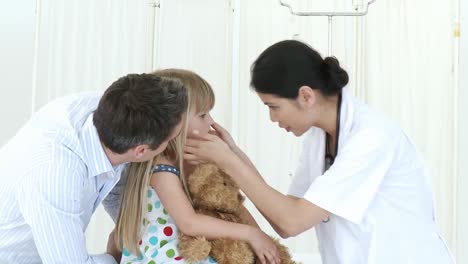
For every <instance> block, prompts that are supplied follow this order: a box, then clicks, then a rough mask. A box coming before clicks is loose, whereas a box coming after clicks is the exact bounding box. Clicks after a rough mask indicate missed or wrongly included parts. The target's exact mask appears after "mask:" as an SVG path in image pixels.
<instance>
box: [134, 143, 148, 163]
mask: <svg viewBox="0 0 468 264" xmlns="http://www.w3.org/2000/svg"><path fill="white" fill-rule="evenodd" d="M148 149H149V146H148V145H138V146H136V147H134V148H132V152H133V157H134V158H135V159H136V160H139V159H141V158H142V157H143V156H144V155H145V154H146V152H147V151H148Z"/></svg>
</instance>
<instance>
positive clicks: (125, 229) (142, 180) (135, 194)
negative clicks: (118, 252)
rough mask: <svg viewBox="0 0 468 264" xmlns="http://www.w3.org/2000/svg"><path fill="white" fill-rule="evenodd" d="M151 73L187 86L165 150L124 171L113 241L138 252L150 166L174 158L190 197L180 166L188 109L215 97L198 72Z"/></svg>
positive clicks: (204, 107) (205, 106)
mask: <svg viewBox="0 0 468 264" xmlns="http://www.w3.org/2000/svg"><path fill="white" fill-rule="evenodd" d="M153 74H154V75H157V76H160V77H166V78H174V79H178V80H180V81H181V82H182V83H183V85H184V87H185V88H186V89H187V94H188V108H187V109H188V112H187V113H185V114H184V116H183V118H182V120H183V124H182V129H181V132H180V134H179V135H178V136H177V137H175V138H174V139H172V140H171V141H169V143H168V146H167V148H166V150H165V151H164V152H163V153H161V154H160V155H158V156H156V157H155V158H154V159H153V160H150V161H146V162H140V163H135V162H132V163H130V164H129V166H128V168H127V170H126V171H125V174H126V176H127V183H126V184H125V189H124V192H123V195H122V200H121V204H120V210H119V216H118V219H117V223H116V236H115V239H116V244H117V246H118V247H119V248H120V249H122V248H123V246H125V248H126V249H127V250H128V251H129V252H131V253H133V254H134V255H140V252H138V241H139V240H140V238H141V224H146V223H143V219H144V218H143V215H144V212H145V211H146V206H147V192H148V185H149V182H150V179H151V175H152V171H151V170H152V168H153V166H154V165H155V164H157V163H158V160H160V159H161V158H165V159H168V160H171V161H174V163H175V164H177V166H178V167H179V170H180V179H181V181H182V185H183V187H184V190H185V193H186V194H187V197H188V198H189V200H191V199H190V194H189V192H188V188H187V183H186V177H185V175H184V170H183V147H184V145H185V139H186V136H187V127H188V122H189V113H190V112H194V113H200V112H204V111H209V110H211V109H212V108H213V106H214V103H215V97H214V93H213V90H212V88H211V86H210V85H209V84H208V82H207V81H206V80H205V79H203V78H202V77H200V76H199V75H198V74H196V73H194V72H192V71H188V70H181V69H165V70H159V71H155V72H154V73H153Z"/></svg>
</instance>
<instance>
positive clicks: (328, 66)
mask: <svg viewBox="0 0 468 264" xmlns="http://www.w3.org/2000/svg"><path fill="white" fill-rule="evenodd" d="M251 74H252V79H251V83H250V85H251V87H252V88H253V89H254V90H255V91H256V92H260V93H268V94H274V95H276V96H279V97H283V98H290V99H295V98H297V95H298V91H299V88H300V87H301V86H304V85H305V86H309V87H310V88H312V89H319V90H320V92H321V93H322V94H323V95H325V96H331V95H336V94H339V93H340V92H341V90H342V89H343V87H344V86H346V84H348V74H347V73H346V71H345V70H344V69H343V68H341V66H340V63H339V61H338V60H337V59H336V58H334V57H326V58H325V59H323V58H322V56H321V55H320V54H319V53H318V52H317V51H316V50H314V49H313V48H311V47H310V46H308V45H307V44H305V43H302V42H300V41H296V40H284V41H281V42H278V43H276V44H273V45H272V46H270V47H268V48H267V49H266V50H265V51H263V52H262V53H261V54H260V56H258V58H257V59H256V60H255V62H254V63H253V64H252V67H251Z"/></svg>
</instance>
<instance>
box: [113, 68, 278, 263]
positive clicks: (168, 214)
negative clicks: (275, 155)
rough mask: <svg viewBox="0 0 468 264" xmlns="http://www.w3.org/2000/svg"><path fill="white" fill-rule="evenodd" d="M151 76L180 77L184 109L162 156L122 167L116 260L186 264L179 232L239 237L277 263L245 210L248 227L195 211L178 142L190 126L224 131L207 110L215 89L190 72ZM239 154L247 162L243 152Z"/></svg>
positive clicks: (274, 252)
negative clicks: (119, 254)
mask: <svg viewBox="0 0 468 264" xmlns="http://www.w3.org/2000/svg"><path fill="white" fill-rule="evenodd" d="M154 74H156V75H158V76H164V77H169V78H175V79H179V80H180V81H181V82H182V83H183V84H184V86H185V87H186V89H187V92H188V98H189V100H188V113H187V114H186V116H185V117H184V120H185V122H184V124H183V129H182V132H181V134H180V135H179V136H178V137H176V138H175V139H174V140H173V141H172V142H170V144H169V146H168V148H167V149H166V151H165V152H164V153H163V154H162V155H161V156H159V157H156V158H155V159H154V160H153V161H150V162H145V163H132V164H130V165H129V167H128V169H127V173H128V177H127V183H126V187H125V192H124V194H123V196H122V204H121V207H120V213H119V218H118V221H117V227H116V230H117V233H116V239H117V243H118V245H119V247H120V248H122V260H121V263H125V264H127V263H153V264H156V263H157V264H161V263H187V262H186V261H185V260H184V259H183V257H182V256H180V254H179V251H178V231H179V230H180V231H181V232H183V233H184V234H187V235H189V236H203V237H206V238H207V239H216V238H229V239H234V240H243V241H246V242H248V243H249V244H250V245H251V247H252V249H253V251H254V252H255V254H256V255H257V257H258V260H259V261H260V263H264V264H266V263H279V255H278V251H277V249H276V247H275V245H274V244H273V241H272V240H271V238H270V237H269V236H267V235H266V234H265V233H263V232H262V231H261V230H260V229H259V228H258V226H257V225H256V223H255V220H254V219H253V217H252V216H251V215H250V214H249V213H248V211H247V210H246V209H245V208H243V213H244V214H245V215H246V216H247V218H248V219H249V222H250V223H251V225H243V224H237V223H231V222H226V221H223V220H219V219H216V218H212V217H209V216H205V215H199V214H196V213H195V211H194V209H193V207H192V204H191V201H190V197H189V195H188V191H187V186H186V178H185V176H186V175H190V174H191V172H192V171H193V169H194V166H193V165H191V164H188V163H186V162H184V161H183V158H182V157H183V146H184V144H185V139H186V137H187V136H188V137H190V136H195V135H190V134H187V131H194V130H195V131H197V136H203V135H206V134H208V133H213V134H216V132H219V131H220V130H221V129H223V128H222V127H220V126H219V125H217V124H216V123H214V121H213V119H212V118H211V116H210V113H209V111H210V110H211V109H212V108H213V106H214V101H215V98H214V93H213V90H212V89H211V87H210V85H209V84H208V83H207V82H206V81H205V80H204V79H203V78H201V77H200V76H198V75H197V74H195V73H193V72H190V71H186V70H178V69H168V70H162V71H157V72H155V73H154ZM212 128H214V130H213V129H212ZM224 140H230V139H224ZM239 157H240V158H241V159H242V160H244V161H245V162H246V163H247V164H249V165H250V164H251V163H250V161H249V160H248V159H247V158H246V156H245V155H244V154H243V153H242V152H240V153H239ZM148 185H149V186H148ZM199 263H200V264H204V263H216V260H214V259H213V258H211V257H209V258H207V259H205V260H204V261H201V262H199Z"/></svg>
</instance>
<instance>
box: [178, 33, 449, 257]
mask: <svg viewBox="0 0 468 264" xmlns="http://www.w3.org/2000/svg"><path fill="white" fill-rule="evenodd" d="M251 71H252V80H251V86H252V87H253V89H254V90H255V92H256V93H257V95H258V96H259V97H260V99H261V100H262V101H263V103H264V104H265V105H266V106H267V107H268V108H269V111H270V118H271V121H272V122H276V123H278V126H279V127H280V128H282V129H285V130H286V131H288V132H292V133H293V134H294V135H295V136H298V137H299V136H304V145H303V153H302V156H301V159H300V164H299V166H298V168H297V171H296V174H295V177H294V178H293V180H292V183H291V186H290V188H289V192H288V195H283V194H281V193H279V192H278V191H276V190H274V189H273V188H271V187H270V186H269V185H268V184H267V183H266V182H265V181H264V180H263V179H262V177H261V176H260V175H259V174H258V172H257V170H256V169H255V168H254V167H253V165H252V163H250V162H249V161H248V158H247V157H246V156H245V155H244V154H243V153H242V152H241V151H240V150H239V148H238V147H237V146H236V144H235V143H234V142H233V140H232V138H231V136H230V135H229V133H228V132H227V131H226V130H225V129H223V128H222V127H221V126H219V125H217V124H215V125H214V126H213V128H214V132H216V134H217V136H216V135H208V136H206V137H204V138H203V139H190V140H188V141H187V145H186V154H185V158H186V159H189V160H192V161H193V162H197V161H198V162H199V161H211V162H214V163H216V164H217V165H218V166H220V167H221V168H222V169H223V170H225V171H226V172H227V173H228V174H229V175H231V176H232V178H233V179H234V180H235V181H236V182H237V183H238V184H239V186H240V188H241V189H242V190H243V191H244V193H245V194H246V195H247V196H248V197H249V198H250V200H251V201H252V202H253V203H254V204H255V206H256V207H257V208H258V209H259V211H260V212H261V213H262V214H263V215H264V216H265V218H266V219H267V220H268V221H269V223H270V224H271V225H272V227H273V228H274V229H275V230H276V232H278V234H279V235H281V236H282V237H283V238H286V237H291V236H296V235H299V234H301V233H303V232H304V231H306V230H308V229H310V228H313V227H315V229H316V232H317V238H318V240H319V245H320V253H321V257H322V261H323V263H325V264H370V263H377V264H387V263H388V264H397V263H398V264H406V263H417V264H419V263H421V264H423V263H424V264H428V263H434V264H436V263H437V264H447V263H453V259H452V257H451V253H450V252H449V249H448V248H447V246H446V244H445V242H444V240H443V238H442V237H441V236H440V234H439V232H438V230H437V225H436V221H435V214H434V201H433V193H432V190H431V184H430V177H429V173H428V171H427V167H426V165H425V164H424V161H423V158H422V157H421V155H420V153H419V152H418V151H417V150H416V148H415V146H414V144H413V143H412V142H411V141H410V140H409V139H408V137H407V136H406V135H405V134H404V132H403V131H402V130H401V129H400V128H399V127H398V126H397V125H395V124H394V123H392V122H391V121H389V120H388V119H387V118H386V117H384V116H382V115H381V114H378V113H376V112H374V111H373V110H371V109H370V108H369V107H368V106H367V105H365V104H363V103H362V102H360V101H359V100H358V99H356V98H355V97H353V96H352V95H351V94H350V93H349V92H348V91H347V90H346V88H345V89H343V87H345V85H346V84H347V83H348V74H347V73H346V71H345V70H344V69H342V68H341V67H340V65H339V62H338V60H337V59H335V58H332V57H327V58H325V59H323V58H322V57H321V56H320V54H319V53H318V52H317V51H315V50H314V49H312V48H311V47H309V46H307V45H306V44H304V43H301V42H299V41H294V40H287V41H282V42H279V43H276V44H274V45H272V46H271V47H269V48H267V49H266V50H265V51H264V52H263V53H262V54H261V55H260V56H259V57H258V58H257V60H256V61H255V62H254V64H253V66H252V69H251Z"/></svg>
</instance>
